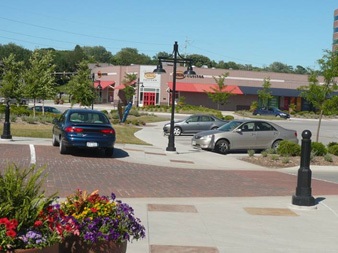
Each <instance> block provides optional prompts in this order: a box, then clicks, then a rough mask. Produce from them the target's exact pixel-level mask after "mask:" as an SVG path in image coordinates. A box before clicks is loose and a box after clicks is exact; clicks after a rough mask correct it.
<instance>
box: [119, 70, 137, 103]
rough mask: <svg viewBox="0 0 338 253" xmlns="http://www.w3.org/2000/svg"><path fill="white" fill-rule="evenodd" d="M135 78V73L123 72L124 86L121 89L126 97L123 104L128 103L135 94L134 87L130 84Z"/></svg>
mask: <svg viewBox="0 0 338 253" xmlns="http://www.w3.org/2000/svg"><path fill="white" fill-rule="evenodd" d="M136 79H137V75H136V74H128V73H125V75H124V79H123V80H122V83H123V85H124V86H125V88H124V89H123V92H124V96H125V98H126V102H125V104H128V102H130V101H131V100H132V99H133V96H134V95H135V87H133V86H132V84H133V83H134V82H135V80H136Z"/></svg>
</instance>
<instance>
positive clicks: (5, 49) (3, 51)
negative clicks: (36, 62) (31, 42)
mask: <svg viewBox="0 0 338 253" xmlns="http://www.w3.org/2000/svg"><path fill="white" fill-rule="evenodd" d="M10 54H13V55H14V58H15V60H16V61H23V62H28V59H29V57H30V56H31V54H32V52H31V51H30V50H28V49H25V48H23V47H21V46H18V45H16V44H14V43H9V44H7V45H0V59H3V58H6V57H9V55H10Z"/></svg>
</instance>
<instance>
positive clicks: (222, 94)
mask: <svg viewBox="0 0 338 253" xmlns="http://www.w3.org/2000/svg"><path fill="white" fill-rule="evenodd" d="M228 76H229V73H224V74H222V75H219V76H218V77H215V76H214V77H213V78H214V80H215V82H216V84H217V87H215V88H213V87H212V88H211V89H212V90H213V92H207V95H208V97H209V98H210V99H211V100H212V101H213V102H214V103H217V109H219V107H220V105H224V104H226V103H227V102H228V99H229V97H230V96H232V95H233V94H232V93H231V91H230V92H229V91H226V90H225V89H226V87H227V85H225V84H224V81H225V78H227V77H228Z"/></svg>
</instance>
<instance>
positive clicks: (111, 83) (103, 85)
mask: <svg viewBox="0 0 338 253" xmlns="http://www.w3.org/2000/svg"><path fill="white" fill-rule="evenodd" d="M99 84H100V85H101V87H102V89H105V88H107V87H109V86H112V85H115V81H99V80H96V81H95V82H94V87H95V88H97V86H98V85H99Z"/></svg>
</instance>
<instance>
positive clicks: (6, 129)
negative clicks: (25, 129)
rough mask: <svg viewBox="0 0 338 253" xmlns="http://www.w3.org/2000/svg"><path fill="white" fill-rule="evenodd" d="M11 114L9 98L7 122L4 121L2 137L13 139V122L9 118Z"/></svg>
mask: <svg viewBox="0 0 338 253" xmlns="http://www.w3.org/2000/svg"><path fill="white" fill-rule="evenodd" d="M9 115H10V99H9V98H7V101H6V109H5V122H4V128H3V133H2V135H1V139H12V135H11V122H10V120H9Z"/></svg>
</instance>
